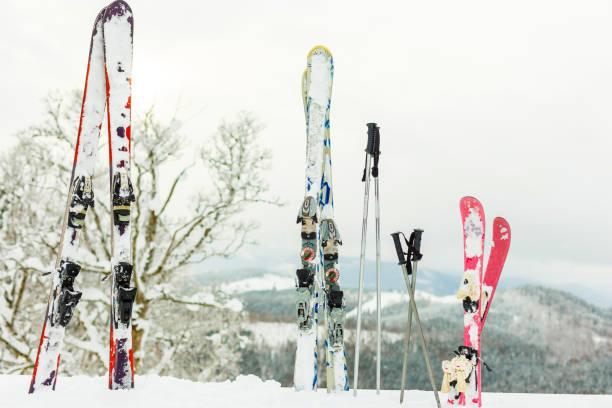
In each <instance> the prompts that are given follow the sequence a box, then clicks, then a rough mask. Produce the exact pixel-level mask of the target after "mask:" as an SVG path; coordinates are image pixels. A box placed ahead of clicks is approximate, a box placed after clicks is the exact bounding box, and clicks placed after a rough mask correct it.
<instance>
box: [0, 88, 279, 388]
mask: <svg viewBox="0 0 612 408" xmlns="http://www.w3.org/2000/svg"><path fill="white" fill-rule="evenodd" d="M46 107H47V109H46V114H45V118H44V120H43V121H42V122H41V123H40V124H39V125H37V126H33V127H30V128H28V129H26V130H24V131H22V132H20V133H19V135H18V138H17V140H18V142H17V144H16V145H15V146H14V147H12V148H11V149H10V150H8V151H7V152H5V153H4V157H3V160H2V161H1V164H0V255H1V256H0V344H1V345H2V346H3V347H0V372H16V373H26V372H28V371H29V369H30V368H31V367H32V366H33V361H34V359H35V357H36V350H37V346H38V340H39V339H38V336H39V335H40V329H41V323H42V319H43V316H44V308H45V305H46V301H47V296H48V290H49V284H50V283H49V277H44V276H43V274H44V273H48V272H50V271H51V270H52V268H53V265H54V262H55V257H56V254H57V248H58V245H59V238H60V227H61V222H62V219H63V215H64V209H65V207H64V205H65V204H64V203H65V200H66V193H67V190H68V181H69V179H70V170H71V164H72V155H73V154H74V143H75V140H76V137H75V127H76V124H77V123H78V116H79V113H80V108H81V94H80V93H79V92H73V93H70V94H69V95H64V94H60V93H52V94H50V96H49V97H48V98H47V100H46ZM261 129H262V128H261V126H260V125H259V124H258V122H257V121H256V120H255V119H254V118H253V117H252V116H251V115H249V114H245V113H243V114H240V115H239V116H238V118H237V119H236V120H235V121H233V122H223V123H222V124H221V125H220V126H219V128H218V129H217V132H216V133H215V134H214V135H213V136H212V137H210V138H203V140H204V141H205V145H206V147H205V148H203V147H201V146H193V145H190V146H186V145H185V142H184V138H183V137H182V136H181V134H180V122H179V121H178V120H176V119H173V120H172V121H170V123H169V124H164V123H161V122H160V121H158V120H157V119H156V117H155V114H154V113H153V110H149V111H147V112H145V113H144V115H143V116H142V117H141V118H136V120H135V121H134V122H133V125H132V134H133V140H132V156H133V159H132V181H133V184H134V189H135V192H136V197H137V200H136V202H135V203H134V204H133V206H132V245H133V265H134V277H133V282H134V283H135V285H136V286H137V287H138V296H137V299H136V304H135V307H134V312H133V325H134V332H133V336H134V351H135V354H134V360H135V365H136V367H137V370H138V371H139V372H141V373H144V372H148V373H159V374H165V375H176V376H182V377H187V378H191V379H202V380H209V379H210V380H221V379H225V378H228V377H232V376H235V375H236V374H237V369H238V361H239V359H240V349H241V348H242V345H243V342H244V337H243V336H242V335H241V322H242V321H243V319H244V316H243V315H242V313H241V312H240V303H239V302H237V301H236V300H233V299H231V298H229V297H228V296H227V295H225V294H224V293H221V292H218V291H215V290H214V289H212V288H205V287H203V286H202V285H200V284H198V282H197V279H196V278H197V276H196V274H195V273H193V265H196V264H198V263H201V262H202V261H204V260H206V259H209V258H210V257H214V256H217V257H219V256H220V257H230V256H232V255H233V254H234V253H235V252H236V251H237V250H238V249H239V248H241V247H242V246H243V245H245V244H247V243H251V240H250V233H251V232H252V231H253V230H254V228H256V223H254V222H252V221H250V220H249V219H248V217H245V216H244V212H245V210H246V209H247V208H248V207H249V206H252V205H257V204H260V203H264V204H278V200H276V199H274V198H268V197H267V196H266V194H267V190H268V187H267V185H266V183H265V182H264V180H263V176H262V173H263V171H264V170H265V168H266V166H267V165H268V163H269V160H270V153H269V152H268V151H267V150H265V149H263V148H261V147H260V146H259V144H258V135H259V133H260V132H261ZM105 135H106V132H105V126H104V127H103V129H102V132H101V138H102V140H101V143H100V148H99V149H100V150H99V154H98V159H99V160H98V161H99V162H100V164H101V163H102V162H105V159H106V157H104V156H106V152H107V151H108V147H107V145H106V143H105V142H104V140H105V139H106V138H105ZM194 151H195V152H197V154H195V155H193V157H190V156H189V153H190V152H194ZM94 191H95V194H96V196H95V206H94V208H91V209H90V210H89V212H88V215H87V219H86V223H85V227H84V228H83V234H82V240H81V249H80V251H81V254H82V262H81V265H82V270H81V274H80V275H79V277H78V279H77V283H76V286H77V287H80V288H81V289H82V290H83V298H82V300H81V303H79V306H78V307H77V312H76V314H75V317H74V318H73V320H72V321H71V323H70V325H69V328H68V333H67V336H66V339H65V346H64V352H63V353H62V372H64V373H71V374H76V373H87V374H102V373H104V372H105V371H106V369H107V366H108V333H107V332H108V318H109V317H108V316H109V307H110V306H109V291H110V287H109V283H108V282H109V280H104V278H105V277H106V276H107V274H108V273H109V271H110V240H109V230H110V211H109V196H108V195H107V193H106V192H107V191H108V167H107V166H105V165H102V164H101V165H100V166H99V169H98V171H97V172H96V177H95V178H94Z"/></svg>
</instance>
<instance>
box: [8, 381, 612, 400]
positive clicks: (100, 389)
mask: <svg viewBox="0 0 612 408" xmlns="http://www.w3.org/2000/svg"><path fill="white" fill-rule="evenodd" d="M28 381H29V377H28V376H24V375H0V395H2V399H1V402H0V406H1V407H3V408H5V407H6V408H34V407H40V408H43V407H45V408H54V407H58V408H59V407H87V408H108V407H130V408H157V407H160V408H161V407H163V408H170V407H171V408H174V407H180V408H196V407H197V408H201V407H206V408H216V407H219V408H222V407H253V408H258V407H262V408H263V407H265V408H287V407H292V408H302V407H303V408H312V407H320V408H327V407H329V408H362V407H363V408H369V407H372V406H377V407H379V408H382V407H397V406H398V405H399V391H383V392H381V394H380V395H376V392H375V391H371V390H361V391H359V393H358V396H357V398H355V397H353V393H342V394H339V395H328V394H327V393H325V391H320V392H318V393H315V394H313V393H306V392H302V393H297V392H295V391H294V390H293V389H291V388H281V386H280V385H279V383H277V382H275V381H262V380H260V379H259V378H257V377H255V376H240V377H238V378H237V379H236V380H235V381H232V382H230V381H226V382H223V383H197V382H192V381H187V380H179V379H176V378H171V377H155V376H137V377H136V380H135V382H136V388H135V389H134V390H130V391H123V390H121V391H109V390H107V389H106V387H105V386H106V379H105V378H102V377H85V376H78V377H62V376H61V375H60V376H59V378H58V383H57V391H55V392H49V393H38V394H34V395H28V394H27V386H28ZM406 399H407V401H406V402H405V403H404V404H405V406H410V407H411V408H433V407H435V406H436V404H435V400H434V398H433V394H432V393H431V392H426V391H409V392H408V393H407V395H406ZM483 400H484V404H483V406H485V407H487V408H506V407H521V408H548V407H550V408H553V407H554V408H581V407H589V408H600V407H601V408H604V407H611V406H612V395H561V394H497V393H493V394H490V393H483Z"/></svg>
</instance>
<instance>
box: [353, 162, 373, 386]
mask: <svg viewBox="0 0 612 408" xmlns="http://www.w3.org/2000/svg"><path fill="white" fill-rule="evenodd" d="M370 159H371V157H370V155H369V154H367V155H366V174H365V176H366V177H365V193H364V197H363V221H362V224H361V255H360V258H359V292H358V296H357V328H356V333H355V366H354V369H353V395H354V396H357V385H358V384H359V382H358V381H359V343H360V340H361V303H362V300H363V280H364V269H365V249H366V233H367V228H368V201H369V196H370V172H369V171H367V170H368V169H369V168H370Z"/></svg>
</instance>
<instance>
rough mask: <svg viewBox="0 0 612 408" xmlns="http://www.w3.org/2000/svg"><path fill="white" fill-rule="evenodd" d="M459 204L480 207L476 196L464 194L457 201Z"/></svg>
mask: <svg viewBox="0 0 612 408" xmlns="http://www.w3.org/2000/svg"><path fill="white" fill-rule="evenodd" d="M459 205H460V206H461V208H462V209H463V208H473V207H481V208H482V204H480V201H478V199H477V198H475V197H472V196H465V197H462V198H461V200H460V201H459Z"/></svg>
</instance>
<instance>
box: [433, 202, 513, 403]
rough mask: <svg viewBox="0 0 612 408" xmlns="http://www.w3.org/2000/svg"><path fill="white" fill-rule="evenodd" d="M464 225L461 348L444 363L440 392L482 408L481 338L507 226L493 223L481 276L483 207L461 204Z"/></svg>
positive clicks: (500, 266)
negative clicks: (451, 358)
mask: <svg viewBox="0 0 612 408" xmlns="http://www.w3.org/2000/svg"><path fill="white" fill-rule="evenodd" d="M460 210H461V221H462V225H463V248H464V275H463V281H462V283H461V286H460V288H459V292H458V294H457V297H458V298H460V299H462V301H463V310H464V317H463V323H464V344H463V346H460V347H459V349H458V350H457V351H456V352H455V354H456V357H455V358H453V360H451V361H444V362H443V363H442V368H443V371H444V379H443V381H442V392H448V393H449V394H448V400H447V403H448V404H449V405H460V406H470V407H480V406H481V405H482V399H481V386H482V362H481V357H482V352H481V348H480V338H481V334H482V330H483V328H484V324H485V322H486V319H487V315H488V313H489V308H490V307H491V301H492V300H493V295H494V294H495V290H496V288H497V283H498V281H499V277H500V275H501V272H502V269H503V267H504V263H505V261H506V256H507V254H508V250H509V248H510V238H511V235H510V225H509V224H508V222H507V221H506V220H505V219H503V218H501V217H497V218H495V219H494V220H493V243H492V246H491V253H490V255H489V261H488V263H487V268H486V271H485V274H484V278H483V273H482V268H483V263H484V243H485V241H484V239H485V215H484V209H483V207H482V204H480V202H479V201H478V200H477V199H475V198H474V197H463V198H462V199H461V202H460Z"/></svg>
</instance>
